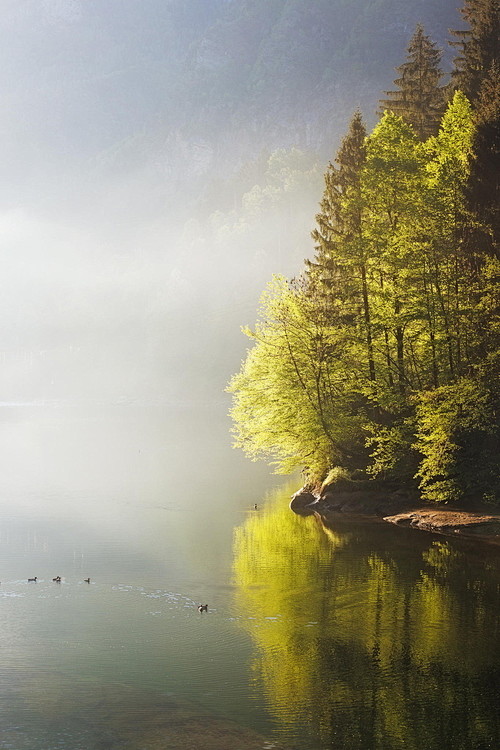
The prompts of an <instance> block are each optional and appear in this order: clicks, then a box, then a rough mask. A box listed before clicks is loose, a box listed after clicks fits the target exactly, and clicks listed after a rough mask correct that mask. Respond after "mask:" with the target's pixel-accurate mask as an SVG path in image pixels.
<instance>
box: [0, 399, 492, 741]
mask: <svg viewBox="0 0 500 750" xmlns="http://www.w3.org/2000/svg"><path fill="white" fill-rule="evenodd" d="M224 412H225V408H224V407H215V406H214V407H205V408H200V409H198V410H195V409H193V408H188V407H186V408H176V409H173V408H168V407H166V406H162V407H158V406H149V407H148V406H140V405H136V406H115V407H109V406H108V407H102V406H97V405H96V406H92V407H87V408H85V409H83V408H81V407H79V408H77V407H70V406H57V405H51V406H50V405H45V406H44V405H31V406H30V405H18V406H14V405H12V406H7V405H5V406H3V407H2V410H1V415H2V418H1V420H0V448H1V451H2V456H3V461H2V475H1V476H0V489H1V492H0V503H1V505H0V508H1V521H0V542H1V543H0V580H1V584H0V619H1V633H2V638H1V641H0V648H1V660H0V673H1V680H0V693H1V702H0V748H2V749H3V748H12V749H13V750H21V749H22V750H25V749H26V750H52V749H54V750H55V749H56V748H60V749H64V750H80V748H81V750H98V749H99V750H104V749H105V748H108V749H113V750H114V749H118V748H126V749H127V750H129V749H130V750H139V749H140V750H146V749H147V750H160V749H163V748H168V749H169V750H171V749H172V748H173V749H176V748H179V749H182V748H186V749H187V748H198V747H199V748H208V749H210V750H211V749H212V748H213V749H214V750H215V749H216V748H218V749H220V750H223V749H224V748H228V749H229V748H231V750H237V748H242V749H243V750H246V749H249V750H250V749H253V748H265V749H269V750H270V749H271V748H276V749H278V748H281V749H284V750H286V749H289V750H291V749H292V748H293V749H295V750H326V748H333V749H334V750H354V749H356V750H373V749H380V750H399V749H400V748H401V749H403V748H404V749H405V750H407V749H408V748H409V749H411V750H413V749H415V750H417V749H418V750H421V749H422V748H425V749H427V750H433V749H434V748H436V749H437V748H439V750H447V749H448V748H450V750H451V749H452V748H453V750H458V749H463V750H482V749H486V748H491V749H492V750H493V749H495V750H496V749H497V748H498V747H500V710H499V698H500V607H499V598H500V554H499V550H498V549H497V548H496V547H494V546H488V545H484V544H481V543H478V542H475V541H474V542H472V541H471V542H466V541H464V540H454V539H453V540H450V539H447V538H445V537H437V536H434V535H430V534H425V533H422V532H416V531H411V530H407V529H401V528H395V527H392V526H391V525H389V524H384V523H383V522H371V521H370V522H367V521H362V520H357V521H356V520H354V519H347V518H339V519H338V520H336V521H335V522H334V523H333V524H332V525H331V526H330V527H325V526H324V525H322V524H321V523H320V522H319V521H318V520H317V519H316V518H315V517H308V518H301V517H299V516H296V515H294V514H293V513H292V512H291V511H290V510H289V509H288V501H289V496H290V494H291V493H292V492H293V491H294V490H295V489H297V487H298V485H299V479H295V480H294V481H287V480H283V478H279V477H275V476H273V475H271V474H270V473H269V471H268V470H267V468H266V467H265V466H263V465H259V464H252V463H251V462H248V461H247V460H246V459H245V458H244V457H243V456H241V455H240V454H239V453H238V452H236V451H233V450H232V449H231V447H230V435H229V424H228V421H227V418H226V417H225V416H224ZM255 504H257V506H258V507H257V509H255V508H254V505H255ZM35 576H36V577H37V581H36V582H28V578H32V577H35ZM56 576H61V578H62V580H61V583H57V582H54V581H53V580H52V579H53V578H54V577H56ZM88 577H90V583H86V582H85V578H88ZM200 603H203V604H205V603H206V604H207V605H208V612H206V613H205V612H203V613H200V612H198V609H197V608H198V605H199V604H200Z"/></svg>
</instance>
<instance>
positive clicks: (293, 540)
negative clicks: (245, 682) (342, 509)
mask: <svg viewBox="0 0 500 750" xmlns="http://www.w3.org/2000/svg"><path fill="white" fill-rule="evenodd" d="M289 495H290V490H289V488H286V489H285V490H284V491H282V492H281V493H277V494H276V495H275V496H274V497H271V498H269V499H268V501H267V503H266V505H265V507H264V509H263V510H262V511H260V512H259V513H255V514H252V515H251V517H249V518H248V519H247V520H246V522H245V523H244V524H243V525H242V526H241V527H239V528H238V529H237V530H236V532H235V540H234V574H235V582H236V584H237V588H236V594H235V606H236V608H237V610H238V613H239V615H240V621H241V622H242V623H243V626H244V627H245V628H246V629H247V630H248V632H249V633H250V634H251V637H252V639H253V641H254V643H255V645H256V650H255V657H254V663H253V667H254V672H255V677H256V680H257V681H258V682H259V683H261V684H262V686H263V689H264V692H265V695H266V698H267V701H268V706H269V710H270V711H271V713H272V714H273V716H274V717H275V719H276V722H277V724H278V726H279V727H280V729H281V733H282V737H281V739H283V740H289V739H290V737H291V736H292V735H294V734H300V733H302V731H303V729H304V725H305V726H306V727H307V731H308V732H309V733H310V735H311V736H312V737H313V738H316V739H317V741H318V742H320V743H321V746H322V747H331V748H338V749H339V750H340V748H342V750H351V749H354V748H359V750H361V749H362V750H368V749H370V750H371V749H372V748H383V749H384V750H392V749H394V750H396V749H397V750H399V748H401V749H402V748H405V749H408V748H411V749H412V750H413V748H414V749H415V750H417V749H418V750H420V749H421V748H429V749H432V748H438V747H439V748H440V750H443V748H448V747H450V748H451V747H453V748H463V750H470V748H473V747H474V748H475V747H478V748H479V747H483V746H484V747H485V748H486V747H497V746H500V733H499V719H500V714H499V710H498V707H497V704H496V699H495V695H498V688H499V687H500V623H499V617H498V613H497V610H498V607H497V596H498V582H499V571H498V565H497V563H496V561H494V563H493V564H491V561H490V564H489V565H486V564H484V563H481V562H479V561H477V560H476V561H475V560H474V559H473V558H471V557H470V556H469V555H468V554H466V553H464V552H462V551H458V550H457V549H455V548H454V547H453V546H452V545H451V544H450V543H449V542H446V541H442V542H441V541H440V542H435V541H433V540H432V537H430V536H427V535H424V534H422V533H420V532H410V536H408V537H407V536H406V535H405V533H404V532H402V531H401V530H400V529H393V528H392V527H389V525H381V524H380V525H376V524H372V525H365V526H352V525H351V526H346V525H345V521H344V525H343V527H342V529H341V530H340V529H325V528H324V527H323V526H322V524H321V522H320V521H319V520H318V519H317V518H315V517H313V516H311V517H307V518H302V517H298V516H295V515H294V514H293V513H292V512H291V511H290V510H289V509H288V503H287V498H288V496H289ZM403 539H404V540H405V543H404V544H403V543H402V541H403ZM407 539H408V542H409V543H408V544H407V543H406V540H407ZM481 743H483V744H481ZM484 743H486V744H484ZM491 743H492V744H491Z"/></svg>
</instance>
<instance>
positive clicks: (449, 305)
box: [229, 0, 500, 502]
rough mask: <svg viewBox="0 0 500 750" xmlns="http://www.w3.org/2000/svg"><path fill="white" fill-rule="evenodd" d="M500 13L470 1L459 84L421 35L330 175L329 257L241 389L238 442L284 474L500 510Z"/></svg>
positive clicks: (315, 258)
mask: <svg viewBox="0 0 500 750" xmlns="http://www.w3.org/2000/svg"><path fill="white" fill-rule="evenodd" d="M499 7H500V6H499V3H498V0H465V4H464V7H463V9H462V11H461V12H462V16H463V21H464V24H463V27H464V28H462V29H458V30H456V31H454V32H453V39H452V40H451V44H452V46H453V49H454V53H455V58H454V62H453V69H452V71H451V74H450V76H449V77H448V78H446V77H445V76H444V75H443V71H442V69H441V64H442V59H441V52H440V50H439V48H438V46H437V45H436V43H435V42H434V41H433V40H432V39H431V38H430V37H429V36H428V35H427V34H426V33H425V29H424V27H423V26H422V25H418V26H417V28H416V30H415V32H414V34H413V36H412V37H411V40H410V42H409V45H408V48H407V55H406V58H405V60H404V62H403V63H402V64H401V65H400V66H399V67H398V68H397V69H396V71H397V74H398V76H397V78H396V80H395V81H394V87H393V90H391V91H387V92H385V93H384V95H383V98H382V99H381V101H380V115H381V116H380V119H379V121H378V122H377V124H376V125H375V127H374V128H373V130H372V131H371V132H370V133H368V134H367V132H366V128H365V125H364V122H363V117H362V115H361V113H360V112H359V111H357V112H355V113H354V115H353V117H352V120H351V123H350V127H349V130H348V133H347V135H346V136H345V138H344V140H343V141H342V144H341V146H340V149H339V151H338V153H337V155H336V158H335V161H334V163H330V164H329V165H328V168H327V171H326V174H325V186H324V194H323V199H322V201H321V204H320V209H319V212H318V214H317V216H316V227H315V229H314V231H313V233H312V236H313V241H314V253H311V256H312V257H311V258H310V259H308V260H306V262H305V268H304V270H303V272H302V273H301V274H300V275H299V276H298V277H297V278H295V279H293V280H287V279H285V278H283V277H275V278H273V280H272V281H271V282H270V284H269V286H268V287H267V289H266V290H265V292H264V294H263V296H262V301H261V310H260V318H259V320H258V322H257V324H256V326H255V328H254V329H253V330H249V329H247V330H246V333H247V334H248V336H249V337H250V338H251V339H252V342H253V346H252V348H251V349H250V350H249V351H248V354H247V357H246V360H245V361H244V363H243V365H242V368H241V371H240V372H239V373H238V374H237V375H235V376H234V377H233V379H232V381H231V384H230V386H229V388H230V391H231V392H232V393H233V398H234V404H233V409H232V416H233V419H234V423H235V436H236V444H237V445H238V446H240V447H242V448H243V449H244V451H245V452H246V453H247V454H248V455H249V456H251V457H252V458H259V457H265V458H267V459H268V460H270V461H271V462H272V463H273V464H274V465H275V467H276V469H277V471H279V472H283V473H288V472H291V471H293V470H295V469H297V468H300V469H301V470H302V471H303V473H304V474H305V476H306V479H307V482H308V483H310V484H311V485H316V484H318V483H320V482H321V481H323V480H325V479H327V480H328V481H331V480H332V479H333V478H335V477H345V478H351V479H353V480H354V479H361V478H363V479H367V478H371V479H379V480H384V481H387V482H397V483H398V484H401V483H408V484H409V485H412V486H414V485H415V483H417V484H418V486H419V489H420V492H421V495H422V497H423V498H424V499H427V500H431V501H445V502H447V501H460V500H466V499H469V498H481V499H484V500H486V501H489V502H499V501H500V468H499V465H498V455H499V448H500V429H499V420H498V411H499V408H500V390H499V389H500V385H499V383H500V378H499V375H500V354H499V344H500V341H499V334H500V317H499V285H498V282H499V280H500V206H499V197H500V187H499V176H500V75H499V61H498V48H499V37H500V35H499V29H500V17H499V16H500V11H499ZM448 79H449V80H448Z"/></svg>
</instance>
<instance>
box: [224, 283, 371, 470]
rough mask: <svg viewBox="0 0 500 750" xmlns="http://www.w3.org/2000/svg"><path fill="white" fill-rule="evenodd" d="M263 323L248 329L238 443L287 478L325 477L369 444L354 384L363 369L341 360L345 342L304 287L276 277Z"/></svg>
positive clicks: (238, 393)
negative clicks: (302, 471)
mask: <svg viewBox="0 0 500 750" xmlns="http://www.w3.org/2000/svg"><path fill="white" fill-rule="evenodd" d="M261 308H262V309H261V313H262V315H261V320H260V321H259V322H258V323H257V325H256V327H255V330H254V331H250V330H248V329H247V330H245V333H246V334H247V335H248V336H249V337H250V338H252V339H253V341H254V342H255V343H254V346H253V348H252V349H251V350H250V351H249V352H248V356H247V358H246V360H245V362H244V363H243V365H242V369H241V371H240V372H239V373H238V374H237V375H235V376H234V377H233V379H232V381H231V383H230V385H229V389H228V390H229V391H230V392H232V393H234V394H235V395H234V404H233V408H232V411H231V415H232V417H233V420H234V423H235V428H234V433H235V438H236V439H235V445H236V446H237V447H240V448H242V449H243V450H244V451H245V453H246V454H247V455H248V456H249V457H250V458H252V459H256V458H259V457H264V458H267V459H269V460H270V461H271V463H272V464H273V465H275V466H276V469H277V471H278V472H280V473H289V472H291V471H293V470H294V469H295V468H297V467H305V468H306V471H307V474H308V475H309V477H310V478H311V479H319V478H321V477H322V476H324V474H325V473H326V471H327V470H328V467H329V466H330V465H331V462H332V460H337V461H349V459H351V458H352V456H353V455H354V454H356V453H357V452H359V450H360V446H361V445H362V438H361V431H362V421H363V419H362V416H361V415H357V414H356V413H355V409H354V408H353V400H355V395H354V393H353V391H352V386H351V385H350V383H351V381H352V382H355V381H356V376H355V371H356V368H357V363H356V361H355V357H353V361H349V360H348V359H347V358H345V357H343V358H341V357H340V356H338V355H339V353H340V351H342V350H343V349H344V345H345V343H346V342H345V340H344V337H343V333H342V331H341V330H340V329H339V328H337V327H335V326H333V325H332V324H331V319H330V318H331V316H330V312H329V311H325V310H321V309H318V308H317V307H316V305H315V300H314V298H311V297H310V296H309V295H307V294H306V293H305V290H304V289H303V287H302V286H301V285H300V284H299V283H294V284H293V283H292V284H290V283H287V282H286V281H285V280H284V279H283V278H280V277H275V278H274V280H273V281H272V282H271V283H270V284H269V286H268V288H267V290H266V291H265V292H264V294H263V296H262V304H261Z"/></svg>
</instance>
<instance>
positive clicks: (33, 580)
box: [28, 576, 37, 583]
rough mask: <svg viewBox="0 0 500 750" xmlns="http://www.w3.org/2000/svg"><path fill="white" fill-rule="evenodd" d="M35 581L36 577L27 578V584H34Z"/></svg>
mask: <svg viewBox="0 0 500 750" xmlns="http://www.w3.org/2000/svg"><path fill="white" fill-rule="evenodd" d="M36 579H37V577H36V576H35V577H34V578H28V583H36Z"/></svg>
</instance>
